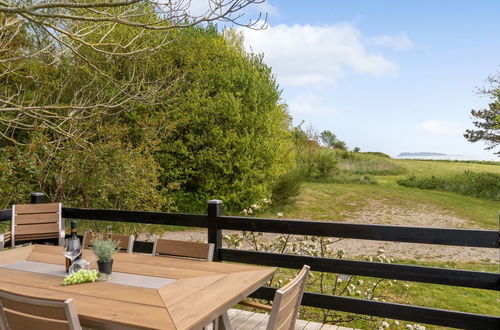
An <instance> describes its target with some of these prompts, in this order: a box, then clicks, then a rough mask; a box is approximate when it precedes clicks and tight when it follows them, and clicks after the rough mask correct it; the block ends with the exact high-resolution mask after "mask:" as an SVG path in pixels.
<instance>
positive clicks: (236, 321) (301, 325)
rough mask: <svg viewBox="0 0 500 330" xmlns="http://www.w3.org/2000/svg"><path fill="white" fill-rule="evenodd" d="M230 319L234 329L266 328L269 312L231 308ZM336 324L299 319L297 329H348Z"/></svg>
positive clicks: (256, 329)
mask: <svg viewBox="0 0 500 330" xmlns="http://www.w3.org/2000/svg"><path fill="white" fill-rule="evenodd" d="M228 315H229V319H230V320H231V326H232V327H233V330H263V329H266V326H267V319H268V318H269V314H264V313H254V312H247V311H242V310H240V309H230V310H229V311H228ZM348 329H352V328H344V327H339V326H336V325H329V324H323V323H318V322H309V321H305V320H297V323H296V324H295V330H348Z"/></svg>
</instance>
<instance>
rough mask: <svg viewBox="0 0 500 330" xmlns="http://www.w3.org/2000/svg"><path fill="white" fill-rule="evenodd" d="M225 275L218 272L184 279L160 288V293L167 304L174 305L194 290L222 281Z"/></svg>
mask: <svg viewBox="0 0 500 330" xmlns="http://www.w3.org/2000/svg"><path fill="white" fill-rule="evenodd" d="M224 276H225V275H223V274H217V275H213V276H203V277H193V278H188V279H183V280H182V281H176V282H174V283H171V284H169V285H167V286H164V287H162V288H160V289H158V293H159V295H160V297H161V298H162V299H163V302H164V303H165V306H169V305H174V304H176V303H178V302H181V301H183V300H184V299H186V298H187V297H189V296H190V295H192V293H193V292H196V291H200V290H201V289H203V288H205V287H207V286H210V285H212V284H213V283H214V282H217V281H220V280H221V279H223V278H224Z"/></svg>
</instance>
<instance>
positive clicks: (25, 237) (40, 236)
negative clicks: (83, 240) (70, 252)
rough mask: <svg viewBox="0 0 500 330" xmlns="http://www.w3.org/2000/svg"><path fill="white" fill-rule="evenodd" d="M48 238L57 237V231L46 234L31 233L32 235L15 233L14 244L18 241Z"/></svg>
mask: <svg viewBox="0 0 500 330" xmlns="http://www.w3.org/2000/svg"><path fill="white" fill-rule="evenodd" d="M49 238H59V233H48V234H33V235H22V236H19V235H16V244H17V242H20V241H30V240H42V239H49Z"/></svg>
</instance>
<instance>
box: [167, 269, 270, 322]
mask: <svg viewBox="0 0 500 330" xmlns="http://www.w3.org/2000/svg"><path fill="white" fill-rule="evenodd" d="M273 273H274V270H270V269H263V270H256V271H248V272H238V273H232V274H227V275H225V276H224V277H222V278H221V279H220V280H217V281H215V282H213V283H212V284H211V285H208V286H206V287H204V288H202V289H200V290H197V291H194V292H193V291H191V294H189V295H187V296H186V298H185V299H183V301H182V302H178V303H174V304H169V303H168V301H166V304H167V308H168V310H169V312H170V316H171V317H172V319H173V320H174V322H175V324H176V326H177V327H179V328H181V329H185V328H186V329H188V328H189V329H191V328H197V327H202V326H203V325H204V324H208V323H209V322H211V320H213V319H215V318H217V317H218V316H219V315H220V314H222V313H223V312H225V311H227V310H228V309H229V308H230V307H231V306H234V305H235V304H236V303H237V302H238V301H240V300H242V299H243V298H245V297H246V296H247V295H248V294H250V293H251V292H253V291H255V289H257V288H258V287H260V286H261V285H262V284H264V283H265V282H267V281H268V280H269V279H270V278H271V276H272V274H273ZM170 286H171V285H167V286H165V287H164V288H163V289H164V291H163V294H165V295H166V296H168V295H169V293H168V289H169V287H170ZM186 301H189V302H190V303H189V304H186V303H185V302H186Z"/></svg>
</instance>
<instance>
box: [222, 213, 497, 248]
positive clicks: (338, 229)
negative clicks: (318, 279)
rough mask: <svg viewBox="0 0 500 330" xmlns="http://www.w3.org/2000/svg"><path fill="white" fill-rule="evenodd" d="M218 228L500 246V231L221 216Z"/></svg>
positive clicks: (394, 240) (427, 242)
mask: <svg viewBox="0 0 500 330" xmlns="http://www.w3.org/2000/svg"><path fill="white" fill-rule="evenodd" d="M217 225H218V227H219V228H220V229H229V230H245V231H257V232H266V233H282V234H296V235H313V236H323V237H325V236H326V237H343V238H356V239H369V240H377V241H393V242H407V243H424V244H441V245H456V246H474V247H485V248H498V247H500V243H499V236H500V235H499V232H498V231H494V230H473V229H442V228H423V227H404V226H386V225H368V224H353V223H345V222H325V221H304V220H288V219H280V220H277V219H265V218H250V217H234V216H220V217H218V218H217Z"/></svg>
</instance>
